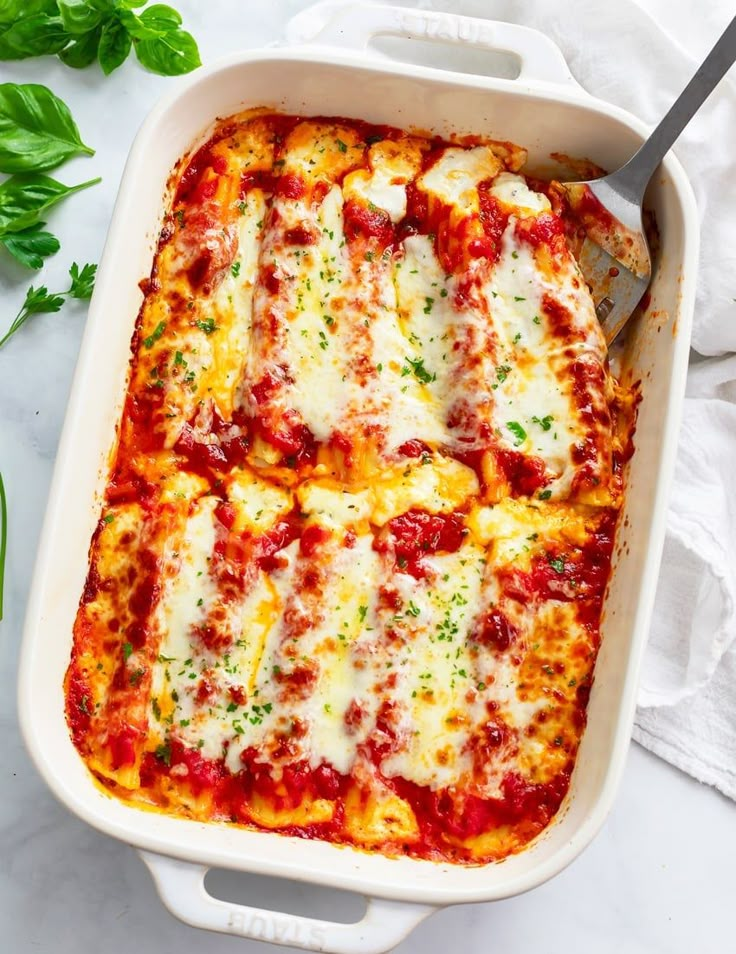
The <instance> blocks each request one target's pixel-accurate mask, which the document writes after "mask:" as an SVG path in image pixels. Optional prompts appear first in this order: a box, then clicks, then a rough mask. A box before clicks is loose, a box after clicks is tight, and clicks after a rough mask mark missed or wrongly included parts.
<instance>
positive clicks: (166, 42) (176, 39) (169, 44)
mask: <svg viewBox="0 0 736 954" xmlns="http://www.w3.org/2000/svg"><path fill="white" fill-rule="evenodd" d="M135 54H136V56H137V57H138V60H139V61H140V63H141V65H142V66H145V67H146V69H148V70H151V72H152V73H159V74H161V75H162V76H180V75H181V74H182V73H190V72H191V71H192V70H194V69H196V68H197V67H198V66H201V65H202V61H201V60H200V58H199V50H198V48H197V42H196V40H195V39H194V37H193V36H192V35H191V33H187V32H186V30H179V29H176V30H171V31H170V32H168V33H165V34H164V35H163V36H158V37H155V38H152V39H150V40H138V42H137V43H136V45H135Z"/></svg>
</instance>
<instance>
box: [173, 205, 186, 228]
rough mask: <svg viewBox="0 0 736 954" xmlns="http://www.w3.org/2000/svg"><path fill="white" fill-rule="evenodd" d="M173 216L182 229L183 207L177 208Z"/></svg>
mask: <svg viewBox="0 0 736 954" xmlns="http://www.w3.org/2000/svg"><path fill="white" fill-rule="evenodd" d="M174 218H175V219H176V221H177V223H178V224H179V228H180V229H183V228H184V209H177V210H176V212H174Z"/></svg>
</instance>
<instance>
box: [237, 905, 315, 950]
mask: <svg viewBox="0 0 736 954" xmlns="http://www.w3.org/2000/svg"><path fill="white" fill-rule="evenodd" d="M227 926H228V931H229V932H230V933H231V934H240V935H242V936H243V937H254V938H257V939H258V940H259V941H270V942H271V943H275V944H290V945H291V946H292V947H303V948H308V949H309V950H315V949H316V950H319V949H320V948H322V947H324V946H325V944H326V943H327V937H326V933H325V930H324V928H321V927H317V926H315V925H312V924H310V923H309V922H308V921H303V920H301V919H298V918H286V917H279V916H278V915H275V914H274V915H269V914H267V913H266V912H265V911H259V912H258V913H257V914H256V913H255V912H251V911H248V910H247V909H245V910H242V909H239V908H232V909H231V911H230V914H229V917H228V921H227Z"/></svg>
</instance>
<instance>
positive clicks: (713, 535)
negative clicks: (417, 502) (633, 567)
mask: <svg viewBox="0 0 736 954" xmlns="http://www.w3.org/2000/svg"><path fill="white" fill-rule="evenodd" d="M394 2H395V3H396V4H397V5H400V6H411V7H417V8H419V9H429V10H452V12H454V13H463V14H468V15H471V16H477V17H487V18H490V19H498V20H506V21H510V22H516V23H522V24H524V25H526V26H532V27H536V28H537V29H539V30H541V31H542V32H544V33H546V34H547V35H548V36H549V37H551V38H552V39H553V40H554V41H555V42H556V43H557V44H558V46H560V48H561V49H562V51H563V53H564V55H565V57H566V59H567V62H568V64H569V66H570V69H571V71H572V73H573V75H574V76H575V78H576V79H577V80H578V82H579V83H580V84H581V85H582V86H583V87H584V88H585V89H587V90H588V91H589V92H590V93H592V94H593V95H594V96H598V97H600V98H601V99H604V100H608V101H609V102H612V103H615V104H616V105H618V106H622V107H623V108H624V109H627V110H629V111H630V112H632V113H634V114H635V115H637V116H639V117H641V118H642V119H643V120H645V121H646V122H648V123H650V124H652V126H654V125H655V124H656V123H657V122H658V121H659V119H660V118H661V117H662V116H663V115H664V114H665V112H666V111H667V109H668V108H669V106H670V105H671V104H672V102H673V101H674V99H675V98H676V96H677V95H678V94H679V93H680V91H681V90H682V89H683V87H684V85H685V83H686V82H687V80H688V79H689V78H690V76H691V75H692V74H693V73H694V71H695V69H696V67H697V65H698V63H699V62H700V60H702V59H703V58H704V56H705V54H706V53H707V52H708V50H709V49H710V47H711V46H712V45H713V43H714V42H715V40H716V39H717V38H718V36H719V35H720V33H721V32H722V30H723V29H725V27H726V25H727V24H728V22H729V20H730V18H731V17H732V16H733V13H734V10H733V6H732V2H731V0H713V2H711V3H709V4H706V5H705V9H703V5H699V4H691V3H690V2H689V0H639V2H638V3H637V2H634V0H617V2H616V3H610V2H608V0H587V2H586V3H584V4H575V7H574V10H573V8H572V6H571V5H569V4H558V3H550V2H549V0H526V2H525V3H523V4H520V3H518V2H517V0H394ZM342 5H343V3H342V0H328V2H326V3H322V4H319V5H318V6H317V7H315V8H312V9H310V10H309V14H308V16H309V19H308V21H305V22H308V31H307V32H313V31H316V30H317V29H319V27H320V25H321V24H322V23H324V22H325V21H326V19H327V18H328V16H329V15H330V13H331V12H332V11H334V10H335V8H336V7H339V6H342ZM734 137H736V68H735V69H734V70H733V71H732V73H731V75H730V76H728V77H726V79H724V81H722V82H721V84H720V86H719V87H718V88H717V90H716V91H715V92H714V93H713V95H712V96H711V97H710V99H709V100H708V102H707V103H706V105H705V106H704V107H703V109H702V110H701V111H700V112H699V114H698V115H697V116H696V117H695V118H694V119H693V121H692V122H691V124H690V126H689V127H688V128H687V130H686V131H685V133H684V134H683V135H682V137H681V139H680V140H679V141H678V143H677V146H676V147H675V152H676V153H677V155H678V157H679V159H680V160H681V161H682V163H683V165H684V166H685V169H686V171H687V173H688V175H689V177H690V181H691V182H692V184H693V187H694V190H695V195H696V199H697V203H698V209H699V212H700V222H701V241H702V252H701V261H700V272H699V281H698V296H697V306H696V312H695V321H694V327H693V339H692V344H693V348H694V349H695V353H694V354H693V361H692V362H691V367H690V371H689V375H688V389H687V398H686V402H685V411H684V420H683V425H682V432H681V436H680V447H679V455H678V460H677V470H676V478H675V486H674V492H673V497H672V502H671V506H670V511H669V517H668V529H667V539H666V543H665V548H664V556H663V561H662V570H661V574H660V581H659V587H658V590H657V598H656V604H655V609H654V617H653V622H652V629H651V637H650V641H649V646H648V649H647V654H646V658H645V662H644V669H643V676H642V681H641V687H640V695H639V709H638V712H637V719H636V726H635V729H634V738H635V739H637V741H639V742H640V743H641V744H642V745H644V746H646V747H647V748H649V749H651V750H652V751H653V752H655V753H656V754H657V755H659V756H661V757H662V758H664V759H667V760H668V761H669V762H672V764H674V765H677V766H678V767H679V768H681V769H683V770H684V771H686V772H689V773H690V774H691V775H693V776H695V777H696V778H698V779H700V780H701V781H703V782H707V783H708V784H710V785H714V786H716V787H717V788H719V789H720V790H721V791H722V792H723V793H724V794H726V795H728V796H729V797H731V798H734V799H736V641H735V640H734V635H735V634H736V494H735V493H734V492H732V491H731V489H730V484H731V475H733V474H736V356H731V357H729V355H728V353H729V352H734V351H736V226H735V225H734V223H736V190H734V188H733V181H734V176H736V164H735V163H734V159H733V141H734ZM703 356H708V359H707V360H704V357H703Z"/></svg>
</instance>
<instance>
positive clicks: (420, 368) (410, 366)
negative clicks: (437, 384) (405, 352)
mask: <svg viewBox="0 0 736 954" xmlns="http://www.w3.org/2000/svg"><path fill="white" fill-rule="evenodd" d="M404 361H406V364H405V365H404V367H403V368H402V369H401V376H402V377H404V378H405V377H406V376H407V375H408V374H412V373H413V374H414V377H415V378H416V379H417V381H420V382H421V383H422V384H430V383H431V382H432V381H436V380H437V375H436V374H432V373H431V372H430V371H427V369H426V368H425V367H424V358H406V357H405V358H404Z"/></svg>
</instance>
